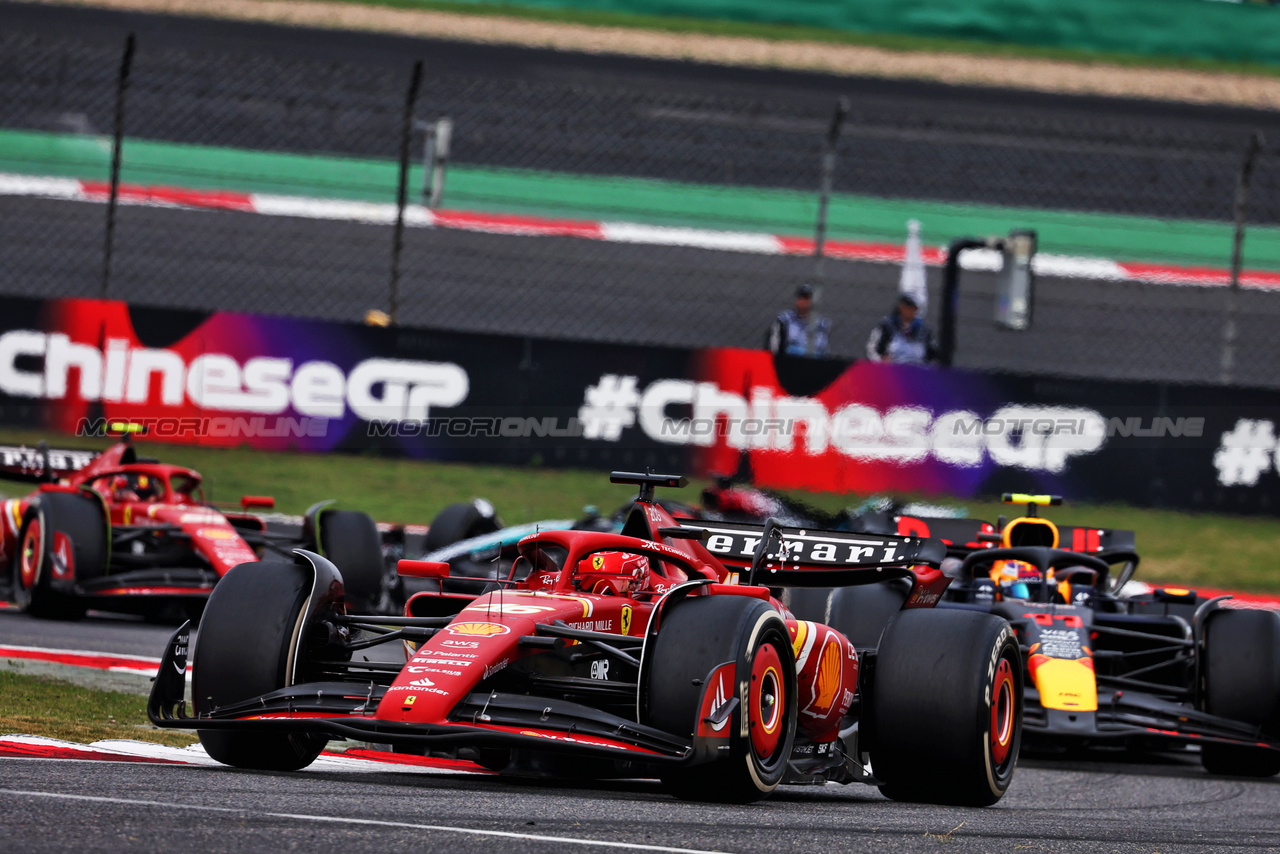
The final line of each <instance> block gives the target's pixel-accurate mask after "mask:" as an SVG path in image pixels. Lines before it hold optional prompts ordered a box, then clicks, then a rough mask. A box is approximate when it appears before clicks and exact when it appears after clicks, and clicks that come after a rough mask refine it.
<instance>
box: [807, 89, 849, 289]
mask: <svg viewBox="0 0 1280 854" xmlns="http://www.w3.org/2000/svg"><path fill="white" fill-rule="evenodd" d="M848 114H849V99H848V98H841V99H840V100H838V101H836V110H835V112H834V113H833V114H832V115H831V127H830V128H828V129H827V139H826V142H825V143H824V145H823V147H822V178H821V182H820V184H819V188H818V223H817V226H816V229H815V233H814V240H813V257H814V258H816V259H817V261H816V262H815V263H814V273H815V274H816V275H817V277H818V278H819V279H821V278H822V266H823V259H824V257H825V256H824V254H823V253H824V250H825V249H826V244H827V202H828V201H829V200H830V198H831V181H832V177H833V176H834V174H835V171H836V146H837V145H838V144H839V142H840V128H841V126H842V125H843V124H844V119H845V116H847V115H848Z"/></svg>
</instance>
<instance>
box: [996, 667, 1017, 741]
mask: <svg viewBox="0 0 1280 854" xmlns="http://www.w3.org/2000/svg"><path fill="white" fill-rule="evenodd" d="M1014 707H1015V698H1014V696H1013V667H1012V666H1011V665H1010V664H1009V659H1007V658H1003V657H1002V658H1001V659H1000V663H999V664H998V665H996V675H995V680H994V684H993V686H992V695H991V758H992V759H994V760H995V764H996V765H1001V764H1003V763H1004V761H1005V760H1006V759H1008V758H1009V752H1010V749H1011V748H1012V747H1013V729H1014V720H1013V715H1014Z"/></svg>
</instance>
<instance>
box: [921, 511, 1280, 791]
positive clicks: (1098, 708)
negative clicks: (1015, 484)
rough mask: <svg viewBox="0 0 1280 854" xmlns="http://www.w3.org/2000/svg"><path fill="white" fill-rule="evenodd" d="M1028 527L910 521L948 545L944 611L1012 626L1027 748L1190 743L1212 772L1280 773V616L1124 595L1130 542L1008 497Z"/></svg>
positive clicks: (1018, 522)
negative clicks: (1022, 680) (1022, 670)
mask: <svg viewBox="0 0 1280 854" xmlns="http://www.w3.org/2000/svg"><path fill="white" fill-rule="evenodd" d="M1004 498H1005V501H1006V502H1007V503H1025V504H1026V506H1027V513H1026V515H1025V516H1022V517H1020V518H1016V519H1013V520H1010V521H1006V520H1004V519H1001V520H999V522H998V524H997V525H992V524H990V523H987V522H982V521H980V520H975V519H967V520H965V519H915V518H910V517H905V516H904V517H901V518H900V519H899V520H898V529H899V531H901V532H903V533H911V534H915V535H918V536H933V537H941V538H943V539H944V540H945V541H946V543H947V546H948V553H949V555H950V558H949V559H948V561H947V562H946V563H947V564H949V565H950V567H949V572H950V573H951V574H953V575H954V576H955V577H956V581H955V583H954V584H952V585H951V586H950V587H949V588H948V589H947V591H946V593H945V596H944V600H945V601H944V602H943V603H942V605H941V606H940V607H943V608H963V609H976V610H980V611H983V612H987V613H991V614H996V615H998V616H1001V617H1003V618H1005V619H1007V620H1008V621H1009V623H1010V624H1011V625H1012V626H1013V627H1014V629H1015V631H1016V632H1017V634H1018V640H1019V643H1020V645H1021V647H1022V651H1023V655H1024V657H1025V659H1026V666H1027V680H1026V697H1025V703H1026V720H1025V727H1026V730H1025V731H1026V738H1027V742H1028V744H1029V745H1031V744H1038V745H1042V746H1045V745H1047V746H1055V747H1059V746H1062V745H1077V746H1088V745H1123V746H1128V747H1139V748H1149V747H1156V748H1158V747H1168V746H1178V745H1187V744H1194V745H1198V746H1199V748H1200V757H1201V761H1202V762H1203V764H1204V767H1205V768H1206V769H1207V770H1209V771H1211V772H1215V773H1223V774H1236V775H1245V776H1271V775H1274V774H1277V773H1280V614H1277V613H1275V612H1271V611H1265V610H1246V609H1232V608H1229V607H1224V606H1225V605H1226V604H1227V602H1226V600H1228V599H1230V597H1229V596H1218V597H1214V598H1206V597H1203V596H1199V595H1197V593H1196V592H1195V591H1192V590H1185V589H1170V588H1166V589H1155V590H1153V591H1152V592H1150V593H1144V594H1140V595H1123V594H1122V593H1121V588H1123V587H1124V586H1125V584H1126V582H1128V581H1129V580H1130V579H1131V578H1132V577H1133V575H1134V572H1135V571H1136V569H1137V567H1138V562H1139V558H1138V554H1137V553H1136V551H1135V550H1134V534H1133V532H1132V531H1119V530H1110V529H1103V528H1091V527H1069V526H1060V525H1056V524H1054V523H1053V522H1052V521H1050V520H1049V519H1045V518H1043V517H1041V516H1039V515H1038V512H1037V508H1038V507H1041V506H1047V505H1055V504H1059V503H1061V499H1060V498H1058V497H1056V496H1047V495H1016V494H1006V495H1005V496H1004Z"/></svg>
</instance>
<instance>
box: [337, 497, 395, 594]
mask: <svg viewBox="0 0 1280 854" xmlns="http://www.w3.org/2000/svg"><path fill="white" fill-rule="evenodd" d="M320 549H321V551H322V552H323V554H324V556H325V557H327V558H328V559H329V560H330V561H331V562H332V563H333V564H334V566H336V567H338V571H339V572H341V573H342V581H343V584H344V587H345V589H346V596H347V602H348V603H349V604H350V606H351V608H352V609H353V610H354V611H356V612H366V613H367V612H370V611H374V612H377V611H386V610H389V608H388V607H387V603H386V601H385V600H386V599H387V598H389V593H388V591H387V590H386V588H387V587H388V584H387V582H388V581H389V580H390V573H388V572H387V569H386V565H385V563H384V562H383V560H382V538H381V536H380V535H379V534H378V525H377V523H376V522H374V521H373V519H372V517H370V516H369V515H368V514H367V513H360V512H357V511H355V510H325V511H323V512H322V513H321V514H320Z"/></svg>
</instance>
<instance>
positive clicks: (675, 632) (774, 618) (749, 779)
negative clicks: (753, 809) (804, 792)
mask: <svg viewBox="0 0 1280 854" xmlns="http://www.w3.org/2000/svg"><path fill="white" fill-rule="evenodd" d="M646 654H647V655H650V656H652V661H651V664H650V666H647V667H646V679H647V681H648V683H649V684H648V685H647V686H645V696H646V698H647V699H646V706H647V708H646V713H645V719H646V720H645V722H646V723H648V724H650V725H651V726H655V727H658V728H659V729H663V730H666V731H667V732H670V733H672V734H675V735H679V736H685V737H690V738H692V737H693V736H694V734H695V733H696V731H697V729H698V727H699V723H700V719H699V715H700V712H701V709H702V707H703V701H704V698H705V694H706V692H708V691H713V690H715V689H716V686H715V685H713V684H711V683H710V682H709V679H710V677H711V675H712V673H713V672H715V671H716V670H717V668H719V667H720V666H721V665H723V664H726V663H733V664H734V681H733V686H732V694H730V696H729V697H728V698H726V699H736V700H737V704H736V706H735V708H734V711H733V713H732V715H730V717H729V720H728V726H727V728H726V730H725V731H726V732H727V733H728V745H727V747H728V749H727V750H720V749H718V748H717V749H716V750H715V753H714V758H713V759H711V761H704V762H703V763H702V764H696V765H692V766H688V767H673V768H664V769H662V770H661V771H660V774H661V778H662V781H663V783H664V785H665V786H666V788H667V789H668V790H669V791H671V792H672V793H673V794H675V795H676V796H677V797H680V798H685V799H689V800H706V801H723V802H731V803H744V802H749V801H754V800H759V799H760V798H763V797H765V796H766V795H768V794H769V793H770V792H772V791H773V790H774V789H775V788H777V786H778V784H779V783H781V782H782V778H783V776H784V775H785V773H786V769H787V762H788V760H789V759H790V758H791V748H792V744H793V743H794V740H795V731H796V715H797V692H796V668H795V656H794V652H793V651H792V648H791V639H790V635H789V634H788V632H787V626H786V622H785V621H784V620H783V618H782V615H781V614H779V613H778V612H777V611H776V610H774V608H773V607H772V606H770V605H769V604H767V603H766V602H763V601H761V600H759V599H754V598H750V597H745V596H730V595H714V596H692V597H689V598H687V599H684V600H681V601H679V602H677V603H675V605H674V606H673V607H671V608H670V609H669V610H665V611H664V612H663V614H662V620H661V624H660V627H659V630H658V633H657V635H656V637H655V638H654V639H653V642H652V647H651V649H650V650H649V651H648V652H647V653H646ZM704 759H705V757H704Z"/></svg>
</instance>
